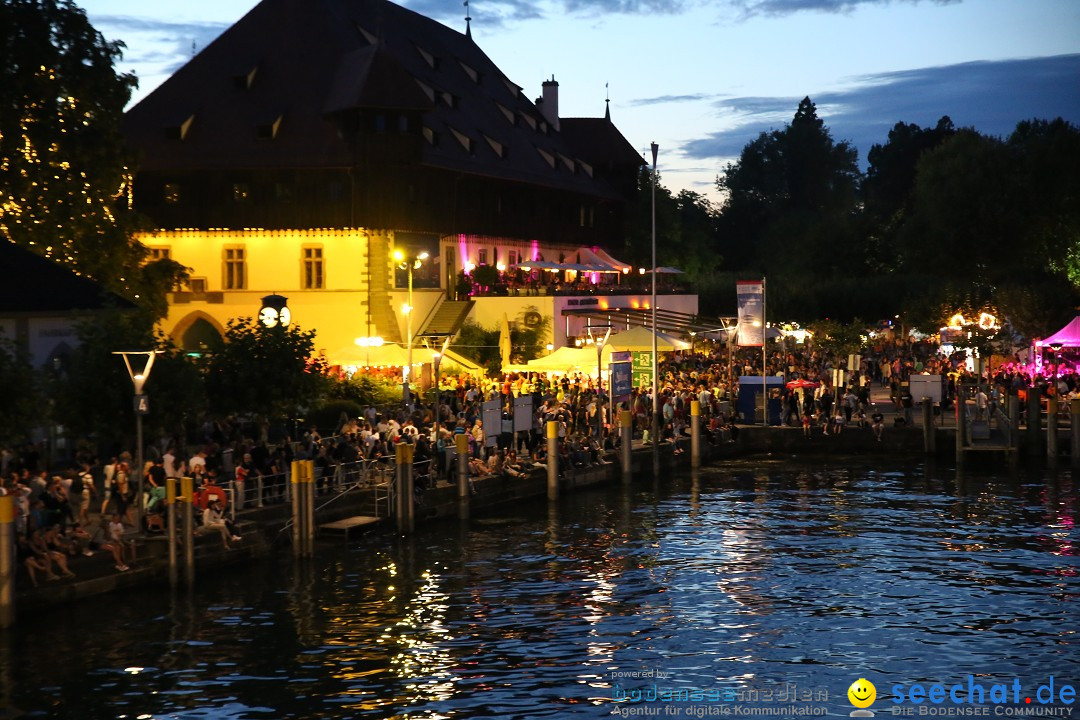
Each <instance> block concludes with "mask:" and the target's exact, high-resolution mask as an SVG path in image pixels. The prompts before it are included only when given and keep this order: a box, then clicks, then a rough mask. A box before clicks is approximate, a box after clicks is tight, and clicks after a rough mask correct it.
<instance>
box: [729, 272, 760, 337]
mask: <svg viewBox="0 0 1080 720" xmlns="http://www.w3.org/2000/svg"><path fill="white" fill-rule="evenodd" d="M735 292H736V295H737V297H738V301H739V339H738V344H739V345H740V346H742V347H761V346H762V345H764V344H765V283H764V282H763V281H757V280H754V281H750V282H743V281H740V282H737V283H735Z"/></svg>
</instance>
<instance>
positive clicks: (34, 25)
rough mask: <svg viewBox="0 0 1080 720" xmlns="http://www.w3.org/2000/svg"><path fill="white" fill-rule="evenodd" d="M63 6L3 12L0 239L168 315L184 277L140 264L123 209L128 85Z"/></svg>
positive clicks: (97, 37)
mask: <svg viewBox="0 0 1080 720" xmlns="http://www.w3.org/2000/svg"><path fill="white" fill-rule="evenodd" d="M122 49H123V45H122V44H121V43H116V42H106V41H105V39H104V38H103V37H102V36H101V34H100V33H98V32H97V31H96V30H95V29H94V28H93V27H92V26H91V25H90V23H89V22H88V21H87V19H86V14H85V13H84V12H83V11H82V10H81V9H79V8H78V7H76V6H75V5H74V4H73V3H72V2H70V0H5V2H3V3H2V4H0V107H4V108H6V110H5V111H4V112H0V197H2V198H3V199H4V200H3V203H2V204H0V236H3V237H4V238H6V239H8V240H10V241H12V242H15V243H17V244H19V245H22V246H24V247H27V248H29V249H31V250H34V251H36V252H38V253H40V254H42V255H44V256H45V257H49V258H52V259H54V260H56V261H58V262H60V263H62V264H64V265H65V266H67V267H70V268H71V269H72V270H74V271H75V272H77V273H79V274H81V275H85V276H88V277H91V278H93V279H95V280H97V281H98V282H100V283H102V284H103V285H104V286H105V287H106V288H108V289H109V290H111V291H113V292H116V293H118V294H120V295H122V296H124V297H126V298H128V299H130V300H133V301H135V302H137V303H139V304H140V305H141V306H143V307H144V308H146V309H147V310H148V311H149V312H150V313H151V314H152V316H153V317H155V318H159V317H162V316H164V314H165V310H166V305H165V293H166V292H168V290H169V289H171V287H172V286H173V284H174V283H175V282H176V281H177V280H179V279H182V278H183V277H184V268H183V267H182V266H180V265H178V264H177V263H174V262H171V261H168V260H163V261H157V262H154V263H151V264H149V265H144V262H145V261H146V259H147V249H146V248H145V246H143V245H142V244H141V243H139V242H137V241H135V240H134V239H133V233H134V232H136V231H137V230H139V229H141V228H142V227H143V225H144V223H143V221H142V220H141V219H140V218H139V217H138V216H136V215H135V214H134V213H133V212H132V211H131V210H130V207H129V200H130V197H129V193H130V190H131V174H132V168H131V165H132V159H131V158H130V157H128V156H127V154H126V151H125V149H124V147H125V146H124V142H123V139H122V137H121V133H120V123H121V118H122V117H123V110H124V105H126V104H127V102H128V100H129V99H130V97H131V91H132V89H133V88H134V87H135V86H136V81H135V78H134V77H133V76H132V75H128V74H122V75H118V74H117V73H116V72H115V70H114V67H113V64H114V63H115V62H116V61H117V60H119V59H120V57H121V55H122Z"/></svg>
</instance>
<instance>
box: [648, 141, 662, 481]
mask: <svg viewBox="0 0 1080 720" xmlns="http://www.w3.org/2000/svg"><path fill="white" fill-rule="evenodd" d="M650 147H651V149H652V290H651V307H652V402H653V413H652V444H653V447H652V450H653V477H660V363H659V362H658V360H659V357H658V356H657V350H656V155H657V153H658V152H659V151H660V146H659V145H657V144H656V143H652V144H651V146H650Z"/></svg>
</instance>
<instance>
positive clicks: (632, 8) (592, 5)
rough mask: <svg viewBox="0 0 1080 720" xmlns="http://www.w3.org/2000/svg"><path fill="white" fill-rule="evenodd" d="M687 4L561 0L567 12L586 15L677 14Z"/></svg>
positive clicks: (653, 0) (645, 0)
mask: <svg viewBox="0 0 1080 720" xmlns="http://www.w3.org/2000/svg"><path fill="white" fill-rule="evenodd" d="M689 4H690V3H688V2H685V1H684V0H563V7H564V8H565V9H566V11H567V12H572V13H582V14H586V15H599V14H603V13H611V14H617V15H639V14H648V15H656V14H659V15H678V14H679V13H681V12H683V11H684V10H686V8H687V7H688V6H689Z"/></svg>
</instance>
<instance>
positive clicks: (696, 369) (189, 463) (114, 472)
mask: <svg viewBox="0 0 1080 720" xmlns="http://www.w3.org/2000/svg"><path fill="white" fill-rule="evenodd" d="M849 362H853V363H857V364H856V365H855V366H854V367H850V368H849V367H847V365H848V363H849ZM763 370H764V373H765V374H768V375H776V376H781V377H783V378H784V382H782V383H780V384H779V386H778V387H777V388H776V389H775V390H772V389H770V394H771V395H773V397H771V400H772V401H773V404H774V405H776V406H778V408H779V413H778V420H779V423H780V424H781V425H785V426H790V427H795V428H801V429H802V432H803V433H804V434H805V435H806V436H807V437H813V436H814V435H821V436H829V435H835V434H840V433H844V432H851V431H852V430H860V429H866V430H868V431H869V432H868V434H867V437H868V438H874V439H876V440H878V441H880V440H881V438H882V434H883V431H884V427H885V423H884V415H885V412H884V411H885V410H886V408H881V407H878V406H877V405H875V404H874V403H873V402H871V397H870V394H871V389H872V388H874V387H875V386H876V387H878V388H888V396H889V399H890V400H889V402H890V403H891V404H892V407H891V408H888V410H889V411H890V412H891V414H895V416H896V417H897V418H900V419H899V420H897V421H896V422H897V423H902V422H903V421H904V419H907V421H908V422H910V410H911V405H912V400H913V399H912V397H911V395H910V393H909V392H907V390H906V388H907V387H908V384H907V383H908V380H909V378H910V376H911V375H912V374H915V373H929V374H935V375H940V376H941V377H942V388H941V391H942V392H941V396H942V400H941V407H942V409H943V410H944V409H947V408H948V407H949V406H950V405H951V404H952V403H954V402H956V400H957V397H958V395H959V394H960V393H962V392H964V391H965V387H967V386H971V387H973V388H977V389H976V390H974V391H973V392H974V396H973V400H974V403H975V406H976V408H977V412H979V413H980V414H982V413H989V412H992V411H993V408H997V407H1000V406H1001V404H1002V403H1003V401H1004V398H1005V397H1006V396H1007V395H1008V394H1009V393H1010V392H1012V393H1015V392H1020V393H1021V394H1023V393H1026V392H1031V391H1032V390H1031V388H1035V389H1036V391H1037V392H1039V393H1040V394H1046V395H1054V394H1056V395H1060V396H1061V397H1063V398H1067V399H1071V398H1078V397H1080V376H1077V375H1076V374H1075V373H1072V374H1060V375H1059V376H1057V377H1053V378H1049V379H1044V378H1041V377H1031V376H1030V375H1029V374H1028V373H1027V371H1026V370H1025V368H1024V367H1023V366H1022V365H1020V364H1019V363H1004V364H1001V365H1000V366H999V367H998V368H997V369H996V370H995V372H994V373H993V374H988V375H985V376H983V377H981V378H980V377H976V376H974V375H972V374H971V373H970V372H968V370H967V369H966V368H965V367H964V365H963V358H962V357H959V356H951V357H950V356H945V355H942V354H940V352H939V351H938V348H937V347H936V346H934V345H932V344H930V343H914V344H910V343H900V342H882V343H881V344H880V345H878V346H875V347H873V348H870V349H868V350H866V351H864V354H863V355H862V356H856V357H855V358H852V357H839V356H834V355H830V354H828V353H824V352H821V351H820V350H818V349H815V348H813V347H812V346H811V347H806V348H804V347H802V346H794V347H784V346H778V347H776V348H775V349H773V350H772V351H771V352H770V353H768V355H767V357H766V358H765V367H764V368H762V355H761V351H760V350H759V349H744V350H740V351H736V352H735V353H733V354H730V355H729V353H728V350H727V348H726V347H725V346H718V347H712V346H708V345H706V346H704V347H698V348H696V350H695V352H682V353H671V354H668V355H666V356H664V357H663V359H662V361H661V362H660V364H659V373H660V375H659V382H658V385H659V389H660V398H659V401H658V403H657V405H658V406H659V408H660V411H659V413H658V416H657V418H656V419H657V426H658V427H659V428H660V432H659V434H658V435H657V436H656V437H653V407H654V404H653V398H652V391H651V388H650V387H641V388H637V389H635V390H634V391H633V393H632V394H631V396H630V397H628V398H617V399H616V402H615V403H614V404H613V403H612V402H611V400H610V398H609V397H608V396H607V394H606V387H604V388H601V387H597V384H596V380H595V378H594V377H590V376H588V375H584V374H562V375H554V374H540V373H515V374H508V375H505V376H504V377H501V378H498V379H485V380H478V379H475V378H471V377H468V376H460V377H451V378H446V382H445V383H444V384H443V387H441V388H440V389H439V392H438V394H437V395H436V393H434V392H433V393H430V394H428V395H427V396H426V397H427V398H430V399H431V401H430V402H424V401H423V400H420V401H419V402H417V403H416V404H414V405H409V406H404V405H397V406H394V407H387V408H376V407H368V408H366V409H365V411H364V412H363V414H362V415H360V416H359V417H348V416H343V417H342V418H340V421H339V422H338V424H337V425H336V427H333V428H316V427H308V428H306V429H305V430H303V431H301V432H300V433H298V435H299V436H298V437H290V436H287V435H282V436H281V437H277V438H275V439H273V440H271V438H270V436H271V434H272V433H271V432H270V431H269V428H268V427H267V426H265V425H264V426H262V427H245V426H242V425H238V424H230V423H228V422H207V423H206V424H204V425H203V426H201V427H200V428H199V431H198V432H197V433H196V437H195V438H194V441H191V439H190V438H187V439H180V438H172V439H170V438H164V439H161V440H160V441H159V442H154V443H151V444H150V445H148V447H147V448H146V449H145V455H146V460H145V463H144V466H143V467H142V468H141V469H139V472H142V477H143V483H142V486H143V488H144V491H145V492H144V495H143V497H141V498H137V497H136V494H137V487H138V486H139V483H138V481H137V476H136V475H135V472H136V471H135V469H134V468H133V465H134V462H133V460H132V457H131V454H130V453H128V452H120V453H118V454H116V455H115V456H111V457H109V458H108V459H106V460H104V461H101V460H99V459H98V458H96V457H95V455H94V454H93V452H91V451H90V450H89V449H88V448H86V447H81V448H80V450H79V451H78V453H77V454H76V457H75V464H74V467H72V468H69V469H66V470H63V471H61V472H58V473H50V472H49V471H48V470H47V469H46V468H45V467H44V462H43V457H42V453H41V451H40V449H39V447H38V446H36V445H33V444H27V445H24V446H22V447H20V448H3V449H0V466H2V467H0V477H2V478H3V483H2V486H0V491H2V492H3V494H8V495H12V496H13V497H14V500H15V507H16V528H17V548H18V557H19V562H20V564H21V565H22V566H23V567H25V569H26V571H27V573H28V575H29V579H30V582H31V583H32V584H34V585H36V584H37V583H38V581H39V578H40V577H44V578H46V579H49V580H51V579H54V578H55V579H59V578H61V577H71V576H73V575H74V573H75V569H77V568H74V569H73V567H72V563H73V561H76V559H77V558H79V557H81V556H90V555H93V554H94V553H96V552H107V553H109V554H110V556H111V558H112V560H113V564H114V566H115V567H116V569H117V570H118V571H121V572H123V571H126V570H127V569H128V568H129V567H131V566H132V565H133V564H134V563H135V556H134V548H135V546H134V544H133V543H132V542H131V535H132V532H133V531H134V530H140V529H139V528H135V527H134V524H135V521H136V514H135V513H134V509H135V507H136V504H137V503H141V504H142V505H141V508H142V511H143V512H142V513H140V515H141V517H143V519H144V527H143V528H141V530H145V531H149V532H154V531H158V532H160V531H163V530H164V519H163V511H164V505H165V502H164V501H165V492H166V491H165V485H166V483H167V481H168V479H169V478H179V477H182V476H187V477H192V478H193V479H194V483H195V486H196V488H197V489H198V490H197V492H199V493H200V495H199V497H202V498H203V500H204V502H203V503H202V505H201V509H202V511H203V520H204V524H205V526H206V527H208V528H210V529H211V530H212V531H213V532H217V533H218V534H219V535H220V537H221V540H222V543H223V545H224V546H225V547H226V548H228V547H231V544H232V543H235V542H237V541H239V540H240V539H241V538H240V536H239V535H238V534H237V532H236V528H235V527H233V526H232V524H231V523H229V522H228V516H227V514H226V513H225V508H224V505H223V503H224V504H227V503H234V504H235V507H236V508H238V509H242V508H243V507H244V506H245V505H247V504H252V503H256V504H260V505H261V504H266V503H275V502H284V501H285V498H286V486H287V483H288V480H289V478H288V475H289V472H290V467H291V464H292V462H293V461H294V460H312V461H313V462H314V466H315V478H316V483H317V490H318V492H320V493H328V492H334V491H336V490H338V489H341V488H342V487H343V486H345V485H347V484H348V482H349V481H348V478H349V477H350V472H351V473H352V475H351V476H354V477H362V478H364V479H369V478H370V477H371V472H372V470H373V469H379V468H381V469H383V470H384V471H385V470H388V469H390V467H391V466H392V464H393V462H394V460H393V458H394V446H395V445H396V444H398V443H400V442H409V443H412V444H413V445H414V462H415V463H416V466H417V472H416V473H415V475H416V477H417V479H418V482H417V486H418V489H419V490H423V489H425V488H427V487H431V486H433V485H435V484H437V483H438V482H440V481H449V480H453V479H454V475H455V474H456V468H457V466H458V461H457V438H456V436H460V435H464V436H465V438H466V447H467V453H468V457H467V462H466V467H467V468H468V473H469V476H470V478H476V477H482V476H487V475H502V476H505V477H509V478H516V477H521V476H523V475H525V474H527V473H529V472H530V471H531V470H532V469H534V468H540V467H546V465H547V463H548V457H547V442H546V433H545V427H546V425H547V423H549V422H555V423H556V424H557V433H558V443H557V448H558V453H559V456H560V457H559V467H560V469H563V470H565V471H573V470H574V469H576V468H583V467H588V466H590V465H602V464H606V463H608V462H609V460H608V459H607V457H606V456H608V455H609V454H610V453H612V452H614V451H617V450H618V449H619V446H620V443H621V437H620V433H619V431H618V430H619V428H618V418H617V415H616V412H617V411H618V410H628V411H630V412H631V414H632V417H633V431H632V432H633V439H634V441H635V442H639V443H642V444H652V443H667V444H669V445H670V446H671V451H672V452H674V453H681V452H683V451H684V450H683V448H682V447H681V446H680V445H681V443H683V440H684V439H685V438H687V435H688V426H689V423H690V412H691V403H692V402H695V401H696V402H698V403H699V404H700V412H701V417H702V428H703V434H704V438H705V440H706V442H709V443H724V442H733V441H735V440H736V439H737V437H738V433H739V425H740V424H742V423H744V422H754V418H744V417H741V416H740V414H739V403H738V402H737V399H738V397H739V390H740V387H739V385H740V382H746V380H745V378H747V377H755V376H756V377H757V378H760V377H761V375H762V372H763ZM837 370H841V371H843V373H842V374H839V373H837V372H835V371H837ZM740 378H742V379H743V380H740ZM792 381H798V382H792ZM838 381H839V382H838ZM750 382H752V383H754V384H756V383H757V382H758V380H756V379H755V380H752V381H750ZM880 392H881V391H880V390H879V396H880ZM414 397H417V398H419V397H420V396H414ZM522 397H531V398H532V412H531V415H530V417H529V422H528V423H527V424H528V428H527V429H524V430H522V429H520V428H521V423H520V420H518V422H517V424H516V425H515V418H514V405H515V399H517V398H522ZM485 401H497V404H498V407H499V408H500V411H499V414H498V420H497V421H496V422H497V427H485V424H484V407H483V406H484V403H485ZM488 417H489V419H490V418H491V417H492V416H491V415H490V411H489V415H488ZM489 424H490V421H489ZM515 427H516V428H517V429H515ZM320 431H322V432H325V433H326V436H325V437H324V436H323V435H322V434H321V432H320ZM183 440H188V442H183ZM353 471H355V472H353ZM208 489H210V490H213V492H212V493H209V494H208V493H207V492H205V491H207V490H208ZM215 501H216V502H215Z"/></svg>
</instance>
